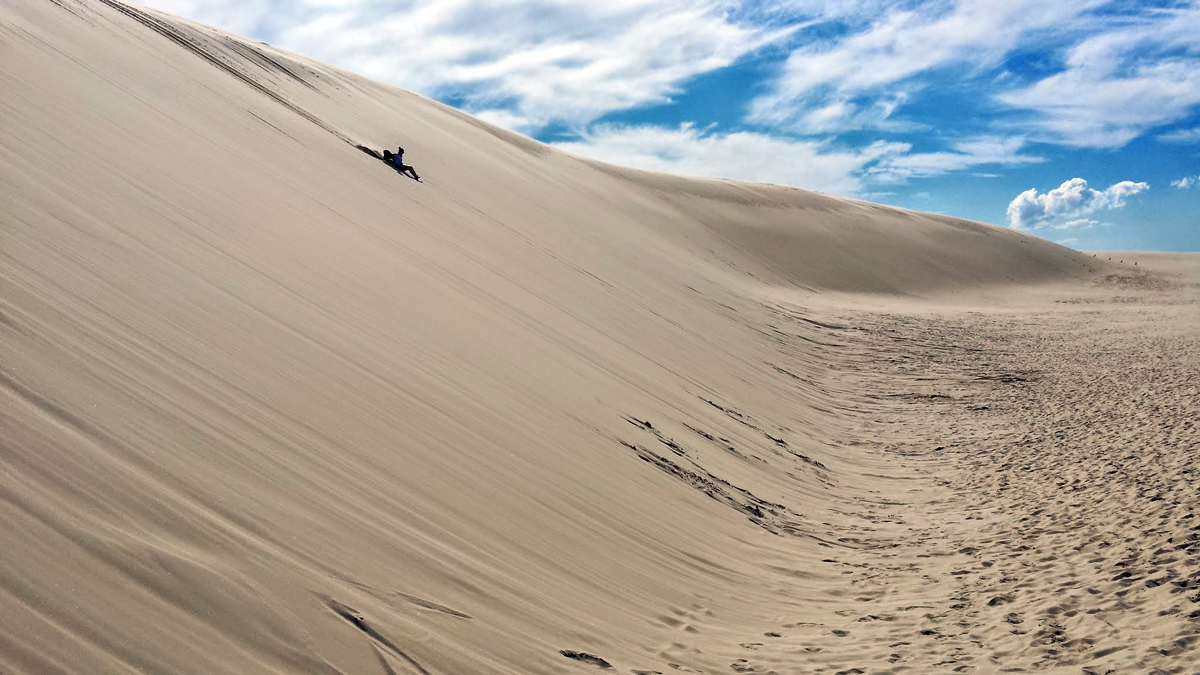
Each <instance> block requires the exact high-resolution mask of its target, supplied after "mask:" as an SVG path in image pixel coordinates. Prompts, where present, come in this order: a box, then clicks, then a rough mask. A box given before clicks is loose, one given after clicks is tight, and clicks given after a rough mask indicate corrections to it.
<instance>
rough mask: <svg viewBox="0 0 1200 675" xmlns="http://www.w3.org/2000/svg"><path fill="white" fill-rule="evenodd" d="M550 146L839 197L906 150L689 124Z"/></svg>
mask: <svg viewBox="0 0 1200 675" xmlns="http://www.w3.org/2000/svg"><path fill="white" fill-rule="evenodd" d="M555 145H556V146H557V147H559V148H561V149H563V150H566V151H568V152H573V153H575V154H578V155H584V156H587V157H593V158H596V159H600V160H603V161H606V162H612V163H614V164H622V165H625V166H634V167H639V168H642V169H649V170H652V171H667V172H671V173H681V174H691V175H695V176H708V177H714V178H721V177H726V178H727V177H737V178H739V179H741V180H749V181H756V182H761V183H777V184H782V185H794V186H797V187H802V188H805V189H808V190H818V191H821V192H829V193H835V194H843V195H845V194H857V193H859V192H860V191H861V188H862V182H861V179H860V177H859V176H860V174H861V172H862V171H863V169H864V168H865V167H866V166H868V165H869V164H871V163H873V162H877V161H879V160H880V159H883V158H886V157H890V156H892V155H897V154H900V153H903V152H906V151H907V150H908V149H909V146H908V145H907V144H904V143H883V142H879V143H874V144H872V145H869V146H866V147H864V148H860V149H858V150H837V149H833V148H831V147H829V146H828V145H827V144H824V143H818V142H814V141H805V140H796V139H789V138H781V137H777V136H769V135H765V134H758V133H750V132H738V133H730V134H719V133H710V132H706V131H704V130H700V129H697V128H696V127H694V126H692V125H683V126H680V127H658V126H608V125H598V126H596V127H594V128H593V129H592V130H590V131H588V132H587V133H586V134H585V135H584V138H583V139H582V140H581V141H578V142H571V143H557V144H555Z"/></svg>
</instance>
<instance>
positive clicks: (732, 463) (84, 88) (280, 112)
mask: <svg viewBox="0 0 1200 675" xmlns="http://www.w3.org/2000/svg"><path fill="white" fill-rule="evenodd" d="M0 32H2V33H0V34H2V36H3V37H2V42H0V50H2V52H0V53H2V57H3V58H2V60H0V74H2V78H3V79H2V81H0V110H2V113H0V115H2V117H0V119H2V124H0V146H2V148H3V154H2V155H0V165H2V166H3V170H2V173H0V186H2V187H0V197H2V199H3V202H2V207H0V215H2V217H3V227H2V228H0V260H2V265H0V289H2V292H0V336H2V337H0V340H2V344H3V359H2V361H0V512H2V513H0V542H2V543H0V550H2V551H3V553H0V670H3V671H5V672H8V671H12V672H20V673H134V672H138V673H205V674H211V673H298V672H303V673H346V674H350V673H392V674H396V673H439V674H440V673H455V674H458V673H514V674H515V673H576V672H592V671H595V670H597V669H601V670H607V669H610V668H611V669H614V670H616V671H619V672H624V673H630V672H632V673H636V674H638V675H644V674H647V673H652V672H659V673H667V672H675V671H679V672H705V673H713V672H742V673H772V672H774V673H781V674H782V673H808V672H828V673H842V674H848V673H863V672H870V673H880V672H896V673H899V672H916V673H925V672H991V671H992V670H996V669H999V668H1002V667H1015V668H1028V669H1050V670H1051V671H1054V672H1064V673H1065V672H1070V673H1078V672H1080V668H1084V672H1096V673H1103V672H1105V668H1104V667H1102V666H1104V665H1106V664H1111V665H1112V667H1114V668H1121V670H1119V671H1116V672H1134V671H1138V672H1149V671H1150V670H1151V669H1153V668H1160V669H1162V671H1163V672H1184V670H1182V668H1184V666H1185V665H1186V664H1189V663H1194V660H1193V659H1194V658H1196V652H1195V651H1194V647H1195V645H1196V642H1197V640H1198V639H1200V637H1198V635H1200V629H1198V626H1200V623H1198V622H1200V613H1198V612H1200V590H1198V589H1200V586H1198V585H1200V562H1198V561H1200V543H1198V540H1200V521H1197V520H1195V519H1194V516H1195V507H1196V501H1195V500H1196V496H1195V488H1194V485H1195V480H1196V479H1197V477H1196V476H1195V475H1194V474H1195V472H1196V471H1197V469H1198V467H1197V465H1196V459H1195V458H1196V457H1197V455H1198V453H1200V441H1198V438H1200V431H1198V429H1197V427H1196V426H1195V423H1194V420H1195V419H1196V413H1197V406H1196V400H1197V388H1196V387H1197V385H1196V383H1197V382H1200V372H1198V366H1197V363H1198V359H1200V336H1198V335H1197V331H1196V330H1195V328H1196V326H1197V325H1200V313H1198V312H1197V304H1196V298H1197V296H1198V295H1200V293H1198V291H1197V285H1196V279H1197V278H1200V273H1198V272H1197V270H1198V269H1200V264H1198V263H1197V260H1196V258H1195V256H1189V255H1186V254H1182V255H1164V254H1156V255H1154V256H1146V257H1145V258H1144V262H1142V263H1141V264H1140V265H1139V266H1138V267H1137V268H1134V267H1132V266H1131V264H1129V263H1117V262H1116V261H1113V262H1109V261H1107V260H1104V259H1102V258H1100V257H1093V256H1092V255H1091V254H1084V253H1080V252H1077V251H1072V250H1070V249H1067V248H1064V247H1062V246H1059V245H1057V244H1053V243H1051V242H1047V241H1045V240H1042V239H1039V238H1037V237H1033V236H1030V235H1028V234H1025V233H1022V232H1018V231H1014V230H1009V229H1006V228H1001V227H996V226H991V225H985V224H980V223H974V222H968V221H963V220H958V219H954V218H949V217H944V216H937V215H931V214H925V213H918V212H912V211H905V210H901V209H895V208H890V207H885V206H880V205H875V204H870V203H866V202H861V201H856V200H852V199H845V198H840V197H833V196H828V195H822V194H817V193H812V192H807V191H804V190H800V189H795V188H789V187H780V186H770V185H756V184H748V183H741V182H736V181H726V180H710V179H700V178H688V177H678V176H671V175H665V174H657V173H651V172H645V171H639V170H633V169H626V168H621V167H615V166H611V165H606V164H602V163H599V162H595V161H592V160H588V159H583V158H579V157H574V156H571V155H567V154H565V153H562V152H560V151H557V150H555V149H554V148H552V147H549V146H546V145H543V144H541V143H538V142H536V141H533V140H530V139H527V138H524V137H521V136H519V135H517V134H514V133H512V132H509V131H506V130H503V129H500V128H497V127H494V126H491V125H488V124H486V123H484V122H482V121H480V120H477V119H474V118H471V117H470V116H468V115H466V114H464V113H462V112H460V111H457V110H454V109H451V108H448V107H446V106H443V105H441V104H439V103H436V102H434V101H431V100H429V99H426V98H423V97H420V96H417V95H415V94H412V93H409V92H406V91H403V90H399V89H396V88H393V87H389V86H385V85H382V84H379V83H376V82H372V81H370V80H367V79H365V78H362V77H360V76H357V75H354V74H352V73H348V72H346V71H343V70H339V69H336V68H333V67H330V66H328V65H325V64H321V63H318V62H315V61H311V60H309V59H306V58H303V57H300V56H297V55H295V54H290V53H287V52H284V51H282V50H279V49H276V48H274V47H271V46H270V45H266V44H263V43H260V42H256V41H253V40H248V39H245V38H240V37H236V36H232V35H229V34H227V33H224V32H221V31H218V30H215V29H212V28H208V27H205V26H201V25H198V24H195V23H192V22H189V21H186V20H183V19H179V18H176V17H172V16H168V15H165V14H162V13H158V12H154V11H150V10H146V9H142V8H139V7H137V6H134V5H128V4H124V3H121V2H117V1H116V0H51V1H46V0H42V1H38V2H12V1H8V2H4V3H3V4H2V6H0ZM356 145H362V146H365V147H367V148H371V149H376V150H380V149H383V148H385V147H386V148H395V147H396V146H397V145H403V146H404V147H405V149H406V151H407V153H406V155H405V159H406V161H408V162H410V163H412V164H414V165H415V166H416V167H417V170H418V171H419V172H420V173H421V176H422V179H423V180H422V182H417V181H414V180H411V179H409V178H406V177H404V176H402V175H400V174H398V173H397V172H396V171H394V170H392V169H391V168H389V167H388V166H387V165H385V164H384V163H382V162H380V161H377V160H375V159H373V158H372V157H370V156H369V155H367V154H365V153H363V152H361V151H360V150H359V149H357V148H356V147H355V146H356ZM1126 572H1128V574H1126ZM1122 575H1124V576H1122ZM1092 610H1095V611H1092ZM1088 668H1093V670H1090V671H1089V670H1087V669H1088ZM1055 669H1058V670H1055ZM1172 669H1174V670H1172Z"/></svg>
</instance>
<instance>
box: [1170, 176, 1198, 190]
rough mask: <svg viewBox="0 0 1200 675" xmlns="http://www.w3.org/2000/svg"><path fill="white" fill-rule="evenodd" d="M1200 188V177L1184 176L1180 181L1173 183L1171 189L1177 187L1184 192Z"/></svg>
mask: <svg viewBox="0 0 1200 675" xmlns="http://www.w3.org/2000/svg"><path fill="white" fill-rule="evenodd" d="M1196 186H1200V176H1184V177H1183V178H1180V179H1179V180H1173V181H1171V187H1177V188H1180V189H1183V190H1186V189H1188V188H1194V187H1196Z"/></svg>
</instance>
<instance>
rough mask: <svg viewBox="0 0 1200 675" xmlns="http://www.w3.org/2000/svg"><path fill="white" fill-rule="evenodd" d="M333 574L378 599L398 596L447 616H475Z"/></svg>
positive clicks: (462, 617) (430, 601)
mask: <svg viewBox="0 0 1200 675" xmlns="http://www.w3.org/2000/svg"><path fill="white" fill-rule="evenodd" d="M333 576H334V578H336V579H341V580H342V581H344V582H346V583H348V584H350V585H351V586H354V587H355V588H357V589H359V590H363V591H366V592H368V593H370V594H371V595H374V596H375V597H377V598H379V599H380V600H385V601H390V600H391V599H392V598H393V597H396V598H400V599H401V600H404V601H405V602H407V603H409V604H411V605H416V606H417V607H420V608H421V609H428V610H430V611H433V612H438V613H440V614H445V615H447V616H452V617H455V618H457V619H468V620H472V619H474V618H475V617H473V616H471V615H470V614H466V613H464V612H460V611H458V610H456V609H451V608H449V607H447V606H445V605H439V604H438V603H436V602H433V601H432V600H426V599H424V598H419V597H417V596H415V595H409V594H408V593H402V592H400V591H382V590H379V589H378V588H375V587H374V586H372V585H370V584H364V583H362V582H359V581H354V580H352V579H346V578H345V577H341V576H338V575H333Z"/></svg>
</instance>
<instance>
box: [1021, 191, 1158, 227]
mask: <svg viewBox="0 0 1200 675" xmlns="http://www.w3.org/2000/svg"><path fill="white" fill-rule="evenodd" d="M1149 189H1150V185H1149V184H1147V183H1135V182H1133V181H1128V180H1126V181H1121V182H1120V183H1116V184H1114V185H1111V186H1109V187H1108V188H1107V189H1105V190H1095V189H1092V188H1090V187H1088V184H1087V181H1086V180H1084V179H1082V178H1072V179H1071V180H1068V181H1066V182H1065V183H1063V184H1062V185H1060V186H1058V187H1057V188H1055V189H1053V190H1051V191H1049V192H1046V193H1045V194H1038V191H1037V189H1030V190H1026V191H1025V192H1022V193H1021V194H1019V195H1017V197H1016V198H1015V199H1013V200H1012V202H1011V203H1009V205H1008V223H1009V225H1010V226H1012V227H1015V228H1019V229H1040V228H1051V229H1060V230H1061V229H1078V228H1081V227H1090V226H1092V225H1094V224H1096V222H1095V221H1093V220H1088V219H1085V218H1083V216H1086V215H1088V214H1091V213H1094V212H1096V211H1101V210H1106V209H1119V208H1121V207H1123V206H1125V199H1126V198H1127V197H1129V196H1131V195H1136V194H1138V193H1140V192H1145V191H1146V190H1149Z"/></svg>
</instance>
